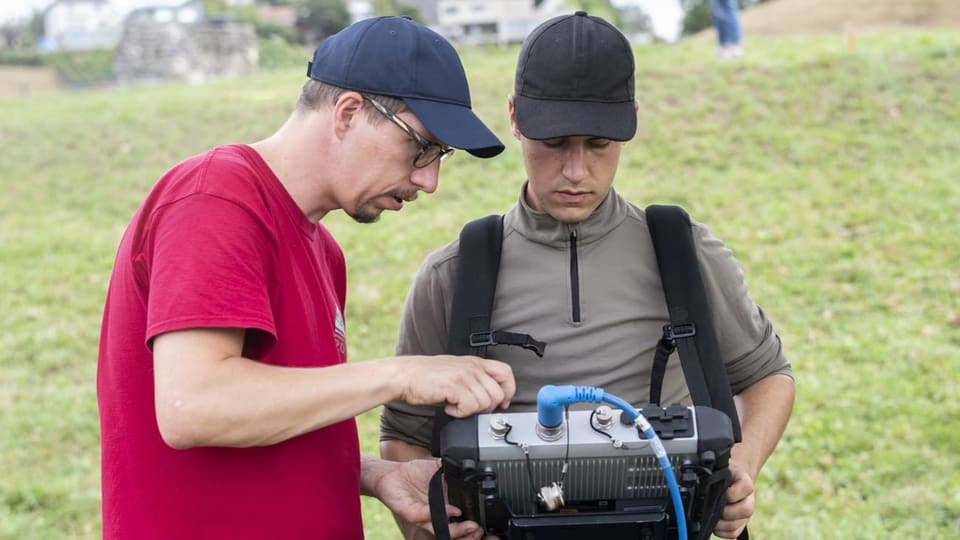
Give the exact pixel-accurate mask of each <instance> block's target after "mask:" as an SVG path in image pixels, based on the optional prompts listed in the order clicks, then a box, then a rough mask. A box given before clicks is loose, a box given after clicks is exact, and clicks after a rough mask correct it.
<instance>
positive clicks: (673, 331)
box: [663, 323, 697, 341]
mask: <svg viewBox="0 0 960 540" xmlns="http://www.w3.org/2000/svg"><path fill="white" fill-rule="evenodd" d="M695 335H697V327H696V326H695V325H694V324H693V323H683V324H676V325H674V324H665V325H663V339H666V340H667V341H673V340H675V339H681V338H688V337H693V336H695Z"/></svg>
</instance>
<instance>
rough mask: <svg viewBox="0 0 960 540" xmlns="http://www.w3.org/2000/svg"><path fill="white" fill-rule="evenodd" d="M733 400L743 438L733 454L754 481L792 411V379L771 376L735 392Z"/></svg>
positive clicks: (777, 375) (778, 439) (783, 376)
mask: <svg viewBox="0 0 960 540" xmlns="http://www.w3.org/2000/svg"><path fill="white" fill-rule="evenodd" d="M735 400H736V403H737V409H738V411H739V414H740V424H741V428H742V435H743V440H742V441H741V442H740V443H738V444H736V445H735V446H734V447H733V451H732V457H733V459H734V460H735V461H737V462H738V463H739V464H740V465H741V466H742V467H744V469H745V470H746V472H747V474H749V475H750V477H751V478H752V479H753V480H754V481H756V480H757V477H758V476H759V475H760V470H761V469H762V468H763V465H764V463H766V461H767V458H768V457H770V454H772V453H773V450H774V449H775V448H776V446H777V443H778V442H779V441H780V437H782V436H783V431H784V429H786V426H787V421H788V420H789V419H790V414H791V412H792V411H793V400H794V384H793V379H792V378H790V377H788V376H786V375H779V374H775V375H770V376H769V377H766V378H764V379H761V380H760V381H758V382H756V383H754V384H753V385H751V386H750V387H749V388H747V389H746V390H744V391H743V392H741V393H740V394H738V395H737V396H736V397H735Z"/></svg>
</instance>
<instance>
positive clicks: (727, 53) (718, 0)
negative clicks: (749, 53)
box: [710, 0, 743, 60]
mask: <svg viewBox="0 0 960 540" xmlns="http://www.w3.org/2000/svg"><path fill="white" fill-rule="evenodd" d="M710 16H711V17H712V18H713V27H714V28H715V29H716V30H717V57H718V58H721V59H724V60H733V59H736V58H740V57H741V56H743V44H742V43H741V42H742V41H743V35H742V33H741V31H740V5H739V4H738V3H737V0H710Z"/></svg>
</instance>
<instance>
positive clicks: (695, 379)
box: [646, 205, 741, 442]
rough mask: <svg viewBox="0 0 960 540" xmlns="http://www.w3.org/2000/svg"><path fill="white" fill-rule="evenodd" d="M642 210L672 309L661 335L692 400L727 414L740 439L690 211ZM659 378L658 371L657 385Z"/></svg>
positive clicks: (669, 208)
mask: <svg viewBox="0 0 960 540" xmlns="http://www.w3.org/2000/svg"><path fill="white" fill-rule="evenodd" d="M646 214H647V224H648V226H649V227H650V236H651V238H652V239H653V248H654V250H655V251H656V254H657V266H658V267H659V269H660V279H661V280H662V281H663V292H664V296H665V297H666V300H667V308H668V310H669V313H670V324H669V325H667V326H666V327H664V339H665V340H667V341H673V342H674V343H676V347H677V349H678V350H679V354H680V365H681V366H682V367H683V375H684V378H685V379H686V381H687V387H688V388H689V389H690V395H691V397H692V398H693V402H694V404H695V405H704V406H707V407H713V408H714V409H717V410H720V411H722V412H724V413H726V415H727V416H729V417H730V422H731V423H732V424H733V435H734V440H736V441H738V442H739V441H740V438H741V437H740V422H739V418H738V416H737V408H736V405H735V404H734V401H733V393H732V391H731V390H730V383H729V381H728V379H727V372H726V369H725V367H724V364H723V360H722V359H721V358H720V347H719V346H718V345H717V336H716V331H715V330H714V326H713V312H712V311H711V310H710V305H709V303H708V302H707V293H706V290H705V288H704V286H703V277H702V276H701V274H700V264H699V261H698V259H697V252H696V247H695V246H694V243H693V232H692V230H691V225H690V216H689V215H687V213H686V212H685V211H684V210H683V209H682V208H680V207H679V206H667V205H650V206H648V207H647V208H646ZM658 348H659V347H658ZM654 371H655V372H656V371H657V370H656V369H655V370H654ZM653 382H655V381H652V382H651V386H652V385H653ZM662 382H663V381H662V375H661V379H660V381H659V383H657V386H659V385H660V383H662ZM657 394H658V395H659V389H658V391H657Z"/></svg>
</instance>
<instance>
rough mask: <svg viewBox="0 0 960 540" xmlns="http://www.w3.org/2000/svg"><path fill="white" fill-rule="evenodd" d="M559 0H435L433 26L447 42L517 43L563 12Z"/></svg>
mask: <svg viewBox="0 0 960 540" xmlns="http://www.w3.org/2000/svg"><path fill="white" fill-rule="evenodd" d="M567 12H569V9H566V8H565V7H564V2H563V0H543V2H541V3H540V5H539V6H536V7H535V6H534V2H533V0H439V1H438V2H437V26H438V28H439V30H440V32H441V33H442V34H444V35H445V36H447V38H449V39H450V40H451V41H455V42H460V43H469V44H478V43H499V44H507V43H517V42H521V41H523V40H524V38H526V37H527V34H529V33H530V31H531V30H533V29H534V28H535V27H536V26H537V25H538V24H540V23H542V22H543V21H545V20H547V19H549V18H550V17H553V16H555V15H560V14H561V13H567Z"/></svg>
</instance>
